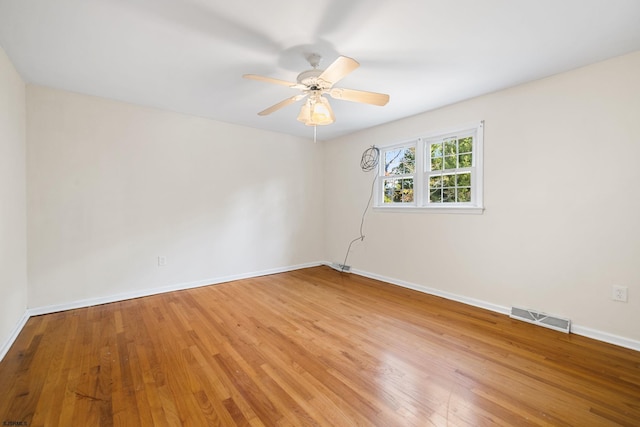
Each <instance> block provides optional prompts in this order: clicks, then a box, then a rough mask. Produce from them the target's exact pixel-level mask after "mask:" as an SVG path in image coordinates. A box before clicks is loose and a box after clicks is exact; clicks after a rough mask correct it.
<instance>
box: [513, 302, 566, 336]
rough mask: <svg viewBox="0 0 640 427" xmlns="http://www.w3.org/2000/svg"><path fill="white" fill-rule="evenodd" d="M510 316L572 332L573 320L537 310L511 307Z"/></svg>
mask: <svg viewBox="0 0 640 427" xmlns="http://www.w3.org/2000/svg"><path fill="white" fill-rule="evenodd" d="M509 317H511V318H512V319H518V320H522V321H524V322H528V323H533V324H534V325H539V326H544V327H545V328H551V329H555V330H556V331H561V332H565V333H567V334H568V333H569V332H571V320H569V319H563V318H561V317H557V316H552V315H550V314H546V313H541V312H538V311H535V310H529V309H526V308H518V307H511V313H510V314H509Z"/></svg>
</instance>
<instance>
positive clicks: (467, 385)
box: [0, 267, 640, 426]
mask: <svg viewBox="0 0 640 427" xmlns="http://www.w3.org/2000/svg"><path fill="white" fill-rule="evenodd" d="M0 397H1V398H0V423H4V425H28V426H40V425H46V426H98V425H105V426H109V425H117V426H125V425H127V426H129V425H130V426H138V425H142V426H179V425H185V426H205V425H221V426H235V425H239V426H246V425H251V426H263V425H264V426H289V425H302V426H307V425H320V426H356V425H362V426H369V425H375V426H467V425H468V426H482V425H504V426H527V425H554V426H555V425H559V426H562V425H569V426H608V425H626V426H638V425H640V352H635V351H632V350H628V349H624V348H619V347H616V346H613V345H608V344H604V343H601V342H597V341H594V340H590V339H588V338H584V337H580V336H576V335H566V334H563V333H560V332H555V331H551V330H548V329H544V328H541V327H537V326H533V325H529V324H526V323H522V322H518V321H516V320H512V319H509V318H508V317H507V316H504V315H500V314H496V313H492V312H488V311H484V310H481V309H478V308H474V307H470V306H466V305H464V304H459V303H455V302H452V301H447V300H444V299H441V298H438V297H433V296H429V295H425V294H421V293H419V292H415V291H411V290H408V289H403V288H400V287H396V286H393V285H389V284H384V283H381V282H378V281H375V280H371V279H367V278H363V277H359V276H356V275H349V274H341V273H338V272H336V271H334V270H332V269H330V268H328V267H317V268H310V269H305V270H299V271H295V272H290V273H283V274H276V275H272V276H265V277H260V278H256V279H247V280H241V281H237V282H232V283H225V284H220V285H215V286H209V287H203V288H197V289H192V290H186V291H179V292H173V293H168V294H162V295H156V296H151V297H146V298H140V299H135V300H129V301H123V302H118V303H113V304H107V305H101V306H95V307H90V308H84V309H78V310H71V311H67V312H62V313H54V314H49V315H44V316H38V317H33V318H31V319H30V320H29V321H28V323H27V325H26V326H25V328H24V329H23V331H22V333H21V334H20V336H19V337H18V339H17V340H16V342H15V343H14V345H13V347H12V348H11V350H10V351H9V353H8V354H7V356H6V357H5V359H4V360H3V361H2V363H0ZM11 423H13V424H11ZM19 423H21V424H19Z"/></svg>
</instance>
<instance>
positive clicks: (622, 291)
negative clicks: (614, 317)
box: [611, 285, 628, 302]
mask: <svg viewBox="0 0 640 427" xmlns="http://www.w3.org/2000/svg"><path fill="white" fill-rule="evenodd" d="M611 299H612V300H614V301H620V302H627V299H628V295H627V287H626V286H618V285H614V286H612V287H611Z"/></svg>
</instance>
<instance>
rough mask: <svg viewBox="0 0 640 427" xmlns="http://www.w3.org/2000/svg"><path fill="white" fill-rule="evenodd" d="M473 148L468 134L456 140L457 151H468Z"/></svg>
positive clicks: (471, 138) (471, 139)
mask: <svg viewBox="0 0 640 427" xmlns="http://www.w3.org/2000/svg"><path fill="white" fill-rule="evenodd" d="M472 148H473V137H472V136H468V137H466V138H462V139H460V140H459V141H458V153H470V152H471V151H472Z"/></svg>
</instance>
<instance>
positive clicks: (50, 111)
mask: <svg viewBox="0 0 640 427" xmlns="http://www.w3.org/2000/svg"><path fill="white" fill-rule="evenodd" d="M27 111H28V115H27V117H28V120H27V129H28V165H29V167H28V229H29V232H28V242H29V266H28V271H29V291H30V293H29V295H30V298H29V305H30V306H31V307H43V306H50V305H57V304H68V303H71V302H75V301H81V300H85V299H94V298H102V297H109V296H112V295H121V294H126V293H129V292H144V291H146V290H154V289H158V288H161V287H165V286H169V287H170V286H174V285H181V284H191V283H194V282H196V283H202V282H203V281H204V282H205V283H206V281H207V280H209V279H212V280H216V279H219V278H224V277H232V276H234V275H241V274H246V273H251V272H262V271H266V270H271V269H277V268H286V267H290V266H297V265H301V264H305V263H310V262H317V261H318V260H321V259H322V252H321V251H322V245H321V244H319V242H321V240H322V235H321V226H322V196H321V195H322V177H321V174H322V151H321V150H322V146H321V145H320V144H314V143H313V141H310V140H303V139H299V138H295V137H291V136H285V135H281V134H276V133H270V132H265V131H260V130H256V129H250V128H246V127H241V126H234V125H230V124H226V123H221V122H216V121H212V120H207V119H202V118H197V117H192V116H185V115H180V114H176V113H170V112H164V111H159V110H153V109H147V108H142V107H138V106H133V105H129V104H124V103H120V102H115V101H110V100H105V99H101V98H95V97H90V96H85V95H78V94H73V93H69V92H65V91H59V90H53V89H48V88H43V87H38V86H28V88H27ZM158 256H166V259H167V265H166V266H164V267H159V266H158V262H157V257H158Z"/></svg>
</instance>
